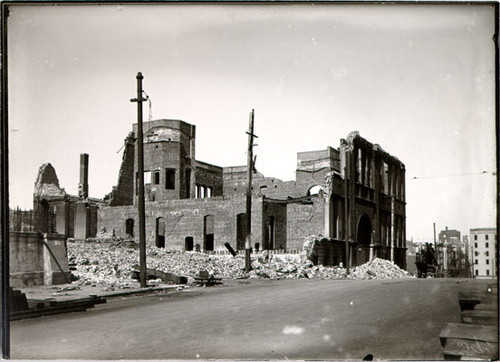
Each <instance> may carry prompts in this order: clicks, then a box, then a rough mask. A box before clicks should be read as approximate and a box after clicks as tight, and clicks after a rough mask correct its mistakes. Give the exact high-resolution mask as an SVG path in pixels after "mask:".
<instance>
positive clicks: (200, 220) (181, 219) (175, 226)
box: [98, 197, 262, 250]
mask: <svg viewBox="0 0 500 362" xmlns="http://www.w3.org/2000/svg"><path fill="white" fill-rule="evenodd" d="M245 209H246V199H245V198H244V197H235V198H232V199H230V200H223V198H217V197H216V198H209V199H189V200H169V201H165V202H161V203H160V202H148V203H146V243H147V245H155V243H156V223H157V219H158V218H160V217H161V218H163V221H164V222H165V248H166V249H172V250H184V246H185V238H186V237H192V238H193V240H194V241H193V244H194V245H196V244H199V245H200V246H201V247H203V244H204V217H205V216H207V215H213V216H214V250H226V248H225V246H224V243H226V242H228V243H229V244H230V245H231V246H232V247H233V248H234V249H236V215H237V214H240V213H245ZM128 218H133V219H134V235H136V240H137V235H138V234H139V233H138V227H139V221H138V217H137V210H136V208H135V207H129V206H124V207H103V208H101V209H99V213H98V228H99V230H103V229H105V230H106V231H107V232H112V231H114V232H115V234H116V235H117V236H125V221H126V220H127V219H128ZM261 230H262V200H261V198H253V200H252V245H254V244H255V243H259V244H260V245H262V232H261Z"/></svg>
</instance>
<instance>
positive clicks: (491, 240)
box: [469, 228, 498, 277]
mask: <svg viewBox="0 0 500 362" xmlns="http://www.w3.org/2000/svg"><path fill="white" fill-rule="evenodd" d="M469 240H470V243H471V246H472V253H473V255H472V258H473V260H474V262H473V270H474V276H475V277H496V276H497V262H498V260H497V255H498V241H497V229H496V228H478V229H470V235H469Z"/></svg>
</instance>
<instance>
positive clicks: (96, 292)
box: [15, 284, 185, 302]
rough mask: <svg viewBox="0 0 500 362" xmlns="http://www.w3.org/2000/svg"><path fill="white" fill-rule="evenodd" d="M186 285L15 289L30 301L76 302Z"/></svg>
mask: <svg viewBox="0 0 500 362" xmlns="http://www.w3.org/2000/svg"><path fill="white" fill-rule="evenodd" d="M184 287H185V285H177V284H155V285H151V286H148V287H146V288H141V287H139V286H137V287H130V288H112V287H109V286H106V285H96V286H91V285H80V286H78V285H72V284H61V285H52V286H35V287H25V288H15V289H18V290H21V291H22V292H23V293H25V295H26V298H27V299H28V301H29V300H40V301H42V300H45V301H57V302H66V301H76V300H79V299H87V298H95V297H101V298H105V299H107V298H112V297H121V296H127V295H139V294H148V293H155V292H166V291H174V290H177V289H178V288H184Z"/></svg>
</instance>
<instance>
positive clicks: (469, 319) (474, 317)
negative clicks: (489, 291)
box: [462, 304, 498, 326]
mask: <svg viewBox="0 0 500 362" xmlns="http://www.w3.org/2000/svg"><path fill="white" fill-rule="evenodd" d="M480 305H481V304H478V305H477V306H476V308H475V309H473V310H464V311H463V312H462V323H471V324H484V325H489V326H496V325H498V314H497V311H496V310H490V309H479V308H478V307H479V306H480Z"/></svg>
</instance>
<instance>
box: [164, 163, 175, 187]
mask: <svg viewBox="0 0 500 362" xmlns="http://www.w3.org/2000/svg"><path fill="white" fill-rule="evenodd" d="M165 189H167V190H175V170H174V169H172V168H167V169H166V170H165Z"/></svg>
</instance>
